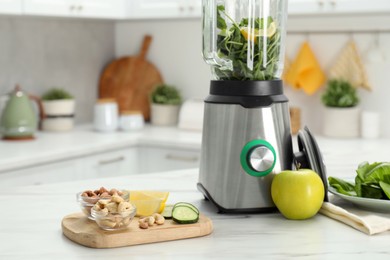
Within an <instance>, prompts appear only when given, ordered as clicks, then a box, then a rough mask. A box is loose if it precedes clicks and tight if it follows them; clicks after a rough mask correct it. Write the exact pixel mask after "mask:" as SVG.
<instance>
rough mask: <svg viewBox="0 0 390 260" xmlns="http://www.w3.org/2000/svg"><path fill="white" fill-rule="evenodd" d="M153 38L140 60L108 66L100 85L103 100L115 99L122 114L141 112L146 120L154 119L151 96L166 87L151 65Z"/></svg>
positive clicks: (124, 60) (146, 43) (125, 59)
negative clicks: (152, 117)
mask: <svg viewBox="0 0 390 260" xmlns="http://www.w3.org/2000/svg"><path fill="white" fill-rule="evenodd" d="M151 41H152V37H151V36H149V35H147V36H145V37H144V40H143V43H142V48H141V52H140V53H139V55H138V56H134V57H131V56H128V57H122V58H119V59H116V60H114V61H113V62H111V63H110V64H108V65H107V66H106V67H105V69H104V71H103V73H102V75H101V77H100V82H99V97H100V98H115V99H116V101H117V102H118V106H119V111H125V110H139V111H141V112H142V114H143V116H144V118H145V120H149V118H150V104H149V94H150V92H151V91H152V90H153V88H154V87H155V86H156V85H158V84H161V83H163V79H162V77H161V74H160V72H159V71H158V69H157V68H156V67H155V66H154V65H153V64H152V63H150V62H148V61H147V59H146V55H147V53H148V49H149V46H150V43H151Z"/></svg>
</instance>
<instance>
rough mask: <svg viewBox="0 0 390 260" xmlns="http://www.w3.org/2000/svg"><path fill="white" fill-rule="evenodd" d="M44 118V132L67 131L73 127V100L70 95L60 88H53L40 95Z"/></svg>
mask: <svg viewBox="0 0 390 260" xmlns="http://www.w3.org/2000/svg"><path fill="white" fill-rule="evenodd" d="M41 99H42V106H43V111H44V114H45V117H44V119H43V121H42V129H43V130H45V131H68V130H70V129H72V128H73V125H74V113H75V100H74V97H73V95H72V94H70V93H69V92H68V91H67V90H65V89H62V88H57V87H53V88H50V89H49V90H47V91H46V92H44V93H43V94H42V97H41Z"/></svg>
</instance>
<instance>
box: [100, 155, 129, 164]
mask: <svg viewBox="0 0 390 260" xmlns="http://www.w3.org/2000/svg"><path fill="white" fill-rule="evenodd" d="M123 160H125V157H124V156H119V157H116V158H112V159H108V160H101V161H99V165H105V164H110V163H116V162H120V161H123Z"/></svg>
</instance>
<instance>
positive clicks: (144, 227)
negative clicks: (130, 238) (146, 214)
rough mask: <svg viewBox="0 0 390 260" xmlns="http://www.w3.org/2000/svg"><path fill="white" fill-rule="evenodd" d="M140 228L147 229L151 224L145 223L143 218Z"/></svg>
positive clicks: (139, 222)
mask: <svg viewBox="0 0 390 260" xmlns="http://www.w3.org/2000/svg"><path fill="white" fill-rule="evenodd" d="M138 224H139V227H140V228H142V229H147V228H148V227H149V224H148V223H147V222H146V221H145V218H141V219H140V220H138Z"/></svg>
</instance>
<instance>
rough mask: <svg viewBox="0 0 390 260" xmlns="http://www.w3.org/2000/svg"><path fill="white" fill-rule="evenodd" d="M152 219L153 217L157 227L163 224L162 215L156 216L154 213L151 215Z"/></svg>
mask: <svg viewBox="0 0 390 260" xmlns="http://www.w3.org/2000/svg"><path fill="white" fill-rule="evenodd" d="M153 217H154V219H155V223H156V224H157V225H162V224H164V222H165V218H164V217H163V216H162V215H160V214H158V213H154V214H153Z"/></svg>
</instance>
